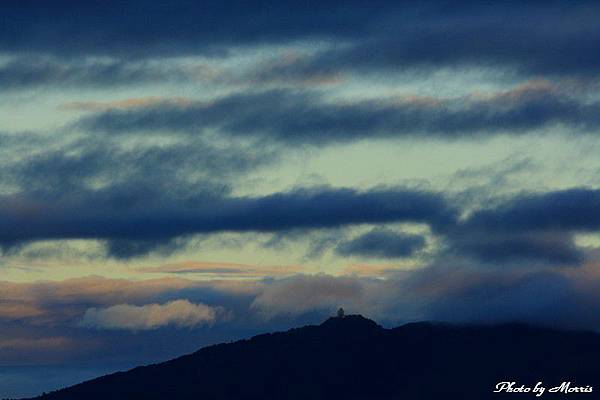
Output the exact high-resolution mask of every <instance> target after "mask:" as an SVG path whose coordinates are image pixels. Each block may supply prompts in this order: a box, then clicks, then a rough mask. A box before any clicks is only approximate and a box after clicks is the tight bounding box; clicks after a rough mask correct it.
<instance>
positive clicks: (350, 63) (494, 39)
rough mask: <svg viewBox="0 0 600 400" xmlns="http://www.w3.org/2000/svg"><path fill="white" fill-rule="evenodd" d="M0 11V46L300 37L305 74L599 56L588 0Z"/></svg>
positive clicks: (175, 45) (572, 68)
mask: <svg viewBox="0 0 600 400" xmlns="http://www.w3.org/2000/svg"><path fill="white" fill-rule="evenodd" d="M233 10H235V11H233ZM3 11H4V15H5V19H4V20H3V24H2V26H1V28H0V38H1V39H0V51H1V52H3V53H17V54H32V53H34V54H35V53H41V54H51V55H55V56H61V57H64V58H67V57H69V56H74V55H81V54H84V55H93V56H113V57H114V56H118V57H123V58H128V57H131V58H140V57H147V58H152V57H155V58H156V57H165V56H182V55H204V56H223V55H226V54H228V53H229V52H231V51H232V50H239V49H240V48H242V49H243V48H249V47H250V48H252V47H254V48H256V47H258V46H265V45H280V46H281V45H286V44H290V43H307V42H308V43H317V44H320V45H324V44H326V45H329V46H327V47H329V48H327V49H326V50H324V51H322V52H321V53H320V54H318V56H316V57H315V58H314V59H313V60H311V61H308V62H303V63H301V65H300V66H299V67H298V69H299V70H300V73H304V74H307V75H315V72H319V73H320V74H321V75H323V74H325V75H326V74H328V73H330V72H331V71H339V70H342V71H347V70H354V71H365V70H367V71H382V70H387V71H390V70H396V71H397V70H402V69H406V68H413V69H417V68H419V69H421V70H425V69H427V68H444V67H448V66H456V65H459V66H460V65H470V66H475V67H484V68H485V67H496V68H499V69H502V68H504V69H513V70H516V71H518V72H520V73H524V74H529V75H532V74H559V75H564V74H590V75H592V74H596V73H597V72H596V71H597V69H598V65H599V64H600V58H599V57H598V56H597V52H596V51H595V49H596V43H597V42H598V37H599V35H600V32H599V29H598V26H597V24H596V20H595V15H596V13H597V12H598V6H597V4H596V3H594V2H591V1H580V2H569V3H553V4H550V5H548V4H546V3H541V2H535V3H522V2H514V1H509V2H502V3H497V2H495V3H476V2H473V1H470V0H465V1H453V2H448V1H445V0H440V1H431V2H426V3H422V2H413V1H409V2H401V3H399V2H395V1H382V2H379V3H378V4H377V7H373V6H371V5H367V4H365V3H364V2H360V1H347V2H344V4H343V5H340V4H339V3H337V2H334V1H325V2H320V3H319V4H316V3H314V4H313V3H311V4H310V5H308V4H306V3H304V2H300V1H295V0H291V1H283V2H280V3H278V4H277V5H273V4H266V3H265V4H252V5H246V4H243V3H240V2H237V1H225V2H219V1H206V2H203V4H202V5H199V4H195V3H190V2H186V1H181V0H179V1H172V2H169V3H160V4H153V5H148V4H146V3H144V2H140V1H137V0H136V1H129V2H127V3H124V4H121V5H119V7H110V8H99V7H98V6H97V5H93V4H87V3H81V2H74V1H72V0H63V1H60V2H59V3H58V4H53V6H52V7H50V6H42V7H41V8H39V5H38V4H34V3H33V2H18V1H9V2H8V3H7V4H6V5H5V7H4V9H3ZM71 13H76V14H77V16H78V18H76V19H74V18H72V14H71ZM207 15H210V18H206V16H207ZM73 32H77V35H73ZM288 70H289V68H288ZM287 74H288V75H290V74H292V73H290V72H287ZM298 74H299V73H296V75H298Z"/></svg>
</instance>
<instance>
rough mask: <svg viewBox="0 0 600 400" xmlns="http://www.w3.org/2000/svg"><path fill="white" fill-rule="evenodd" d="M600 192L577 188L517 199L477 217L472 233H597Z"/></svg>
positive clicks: (471, 219) (470, 220) (473, 218)
mask: <svg viewBox="0 0 600 400" xmlns="http://www.w3.org/2000/svg"><path fill="white" fill-rule="evenodd" d="M599 211H600V190H597V189H587V188H574V189H567V190H560V191H554V192H547V193H535V194H526V195H520V196H516V197H514V198H513V199H511V200H509V201H506V202H504V203H501V204H499V205H498V206H497V207H494V208H490V209H484V210H480V211H477V212H475V213H473V214H472V215H471V216H470V217H469V218H468V219H467V221H466V222H465V224H464V228H465V229H468V230H469V231H470V232H543V231H550V232H551V231H559V232H560V231H562V232H594V231H598V230H600V212H599Z"/></svg>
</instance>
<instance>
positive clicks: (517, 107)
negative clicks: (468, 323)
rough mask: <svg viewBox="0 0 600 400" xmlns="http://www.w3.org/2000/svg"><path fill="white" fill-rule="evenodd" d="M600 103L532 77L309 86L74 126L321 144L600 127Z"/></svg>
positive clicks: (125, 113) (120, 114)
mask: <svg viewBox="0 0 600 400" xmlns="http://www.w3.org/2000/svg"><path fill="white" fill-rule="evenodd" d="M599 116H600V104H599V103H597V102H591V103H590V102H584V101H582V100H580V99H578V98H576V97H574V96H572V95H570V94H567V93H564V92H562V91H560V90H559V89H557V88H554V87H552V86H551V85H550V84H546V83H539V84H538V83H530V84H526V85H522V86H518V87H516V88H515V89H512V90H509V91H506V92H502V93H500V94H496V95H493V96H489V97H465V98H455V99H448V100H446V99H431V98H416V99H414V98H397V99H387V100H377V101H366V100H365V101H355V102H344V103H336V102H331V101H325V100H324V99H323V98H321V97H320V96H318V95H317V94H315V93H312V92H304V91H300V92H299V91H291V90H274V91H266V92H247V93H239V94H233V95H229V96H226V97H222V98H218V99H216V100H214V101H211V102H195V103H191V104H189V105H178V104H172V103H171V104H160V105H156V106H150V107H138V108H134V109H128V110H118V109H113V110H109V111H105V112H101V113H97V114H94V115H91V116H88V117H84V118H83V119H82V120H80V121H79V122H78V123H77V124H76V126H77V127H79V128H81V129H84V130H91V131H100V132H106V133H110V134H133V133H136V132H152V131H155V132H165V133H170V134H180V135H201V134H203V133H206V134H208V132H209V130H213V129H216V130H218V131H219V132H221V133H222V134H227V135H230V136H232V137H257V138H263V139H269V140H276V141H278V142H283V143H290V144H301V143H308V144H324V143H332V142H347V141H356V140H361V139H372V138H390V137H441V138H462V137H473V136H479V137H485V136H490V135H495V134H508V135H523V134H527V133H530V132H531V131H535V130H542V129H544V128H550V127H555V126H566V127H569V128H573V129H574V130H576V131H581V132H596V131H597V130H598V128H599V127H600V117H599Z"/></svg>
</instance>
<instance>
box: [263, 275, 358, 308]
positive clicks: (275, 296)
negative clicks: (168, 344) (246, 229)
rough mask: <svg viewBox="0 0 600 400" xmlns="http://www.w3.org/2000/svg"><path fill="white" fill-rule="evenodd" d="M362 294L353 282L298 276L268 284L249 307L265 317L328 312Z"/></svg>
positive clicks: (328, 277)
mask: <svg viewBox="0 0 600 400" xmlns="http://www.w3.org/2000/svg"><path fill="white" fill-rule="evenodd" d="M362 292H363V288H362V287H361V285H360V283H359V282H358V281H357V280H355V279H351V278H335V277H332V276H328V275H315V276H308V275H298V276H295V277H291V278H287V279H281V280H278V281H276V282H274V283H272V284H270V285H268V286H267V287H266V289H265V290H264V291H263V292H262V293H260V294H259V295H258V296H257V297H256V298H255V299H254V301H253V302H252V305H251V308H253V309H255V310H258V311H259V312H262V313H263V314H264V315H266V316H273V315H277V314H291V315H297V314H302V313H306V312H309V311H314V310H319V311H331V310H334V309H336V308H337V307H339V306H340V305H342V304H345V303H349V302H355V301H359V299H360V298H361V297H362Z"/></svg>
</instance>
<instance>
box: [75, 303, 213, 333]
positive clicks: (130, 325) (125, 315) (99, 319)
mask: <svg viewBox="0 0 600 400" xmlns="http://www.w3.org/2000/svg"><path fill="white" fill-rule="evenodd" d="M217 311H218V309H216V308H214V307H209V306H207V305H205V304H193V303H190V302H189V301H187V300H174V301H170V302H168V303H165V304H145V305H143V306H135V305H131V304H119V305H115V306H111V307H108V308H95V307H94V308H89V309H88V310H87V311H86V312H85V314H84V316H83V319H82V321H81V324H82V326H85V327H89V328H98V329H125V330H132V331H136V330H149V329H157V328H160V327H163V326H169V325H172V326H176V327H179V328H191V327H194V326H197V325H203V324H212V323H213V322H215V320H216V316H217Z"/></svg>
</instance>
